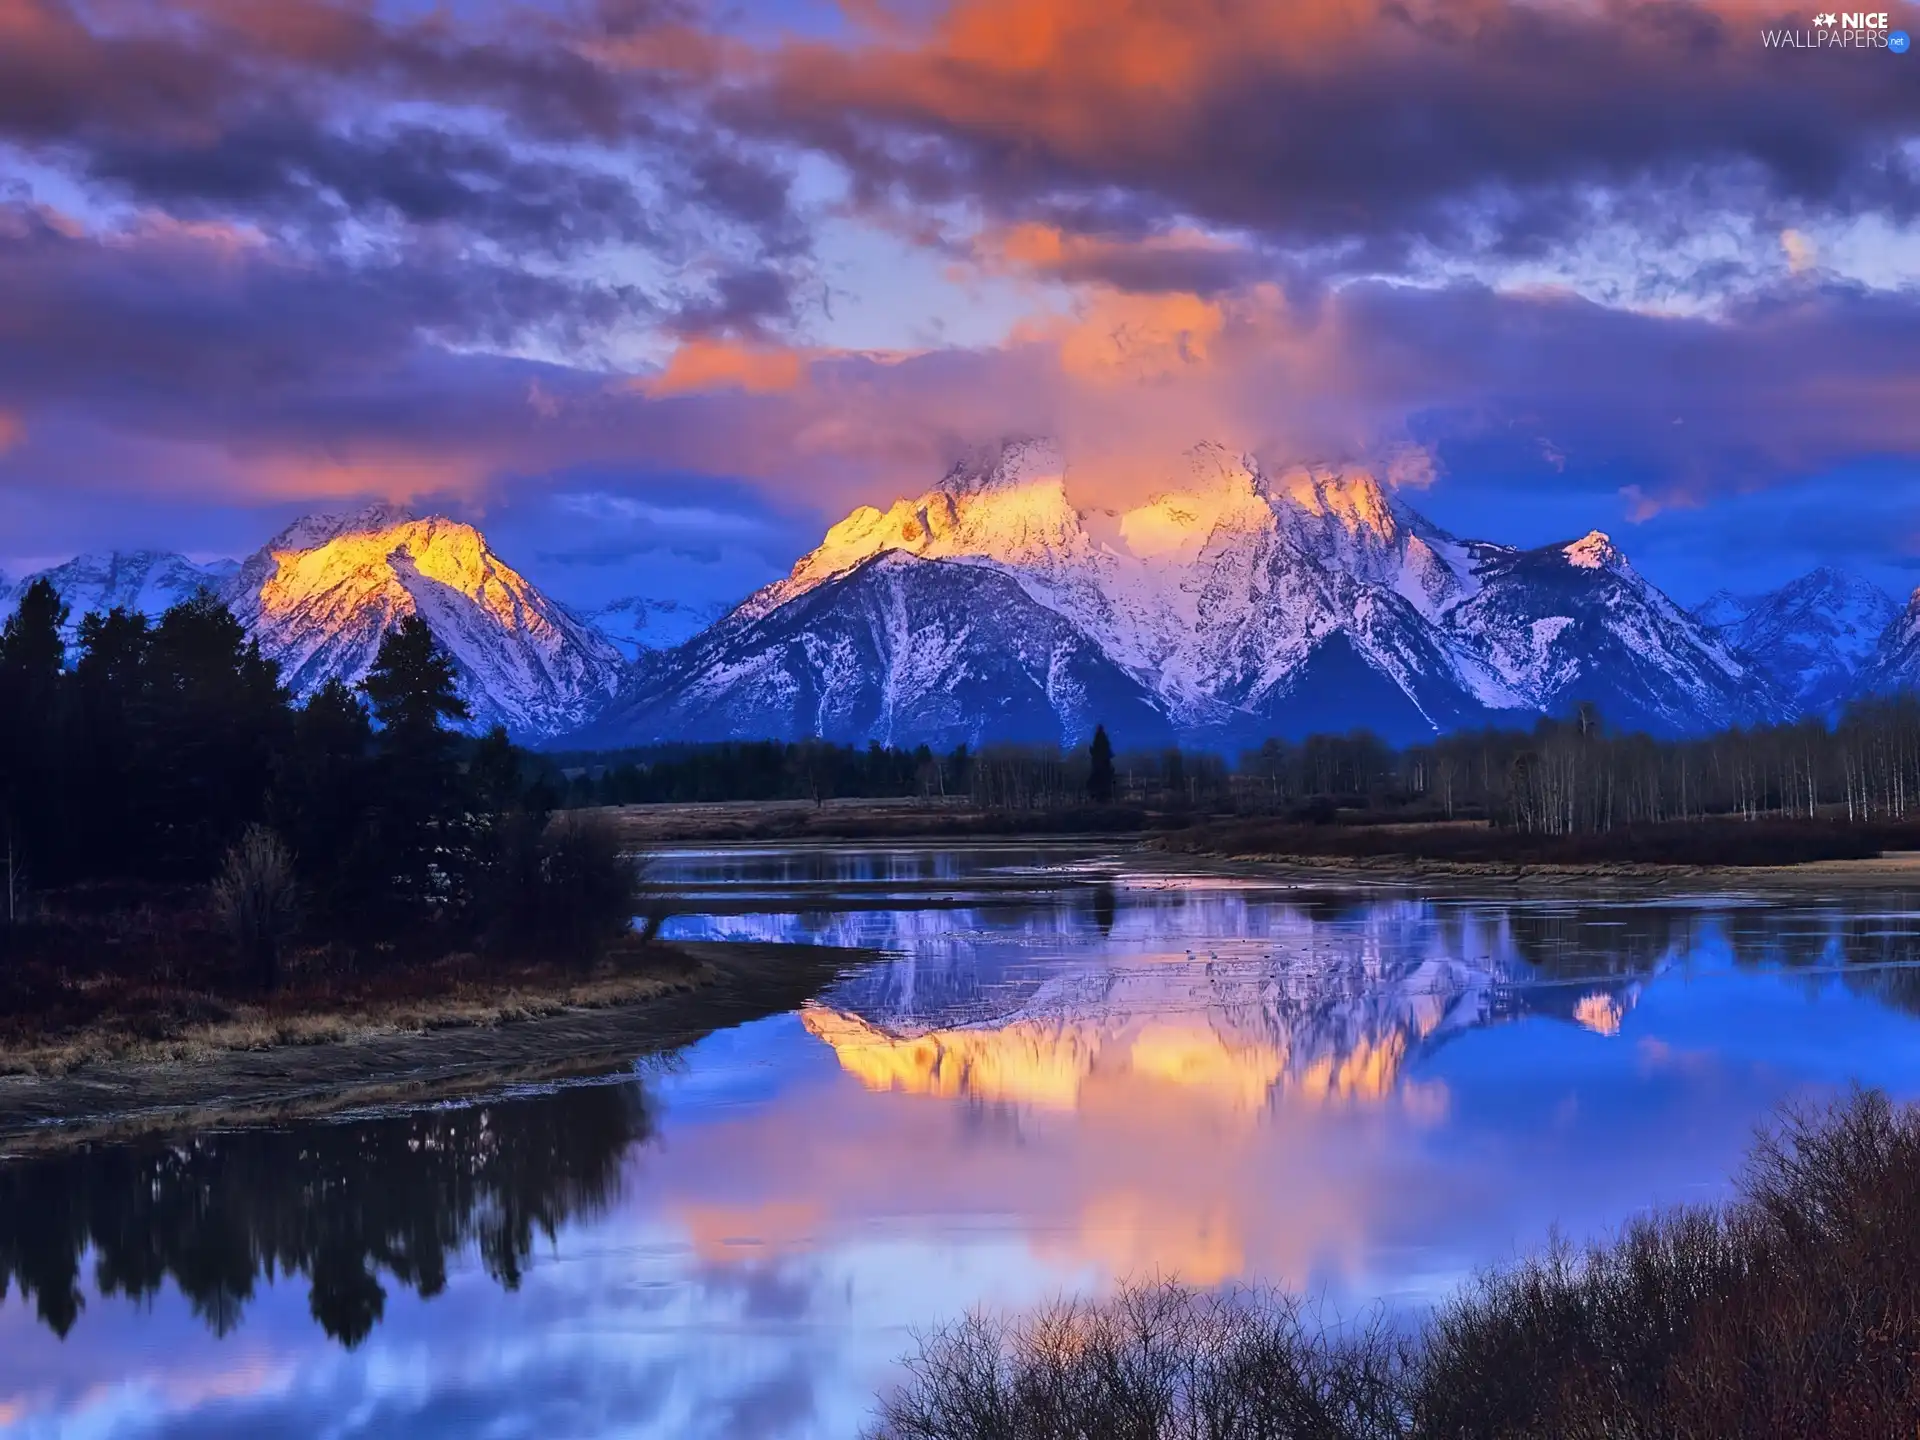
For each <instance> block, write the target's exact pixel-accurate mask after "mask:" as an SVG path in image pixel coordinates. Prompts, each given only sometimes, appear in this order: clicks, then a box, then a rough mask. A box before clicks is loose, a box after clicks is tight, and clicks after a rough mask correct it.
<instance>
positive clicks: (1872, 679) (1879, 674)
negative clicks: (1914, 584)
mask: <svg viewBox="0 0 1920 1440" xmlns="http://www.w3.org/2000/svg"><path fill="white" fill-rule="evenodd" d="M1916 689H1920V590H1915V591H1914V592H1913V594H1911V595H1909V596H1908V597H1907V605H1906V609H1904V610H1902V611H1901V612H1900V613H1899V614H1898V615H1897V616H1896V617H1895V618H1894V622H1893V623H1892V624H1891V625H1889V626H1888V627H1887V630H1886V633H1885V634H1884V635H1882V636H1881V637H1880V641H1879V643H1878V644H1877V645H1875V646H1874V649H1873V654H1872V655H1870V656H1869V657H1868V658H1867V661H1866V663H1865V664H1864V665H1862V666H1861V667H1860V674H1859V676H1858V678H1857V679H1856V680H1855V682H1854V692H1855V693H1856V694H1859V695H1887V694H1891V693H1893V692H1894V691H1897V690H1916Z"/></svg>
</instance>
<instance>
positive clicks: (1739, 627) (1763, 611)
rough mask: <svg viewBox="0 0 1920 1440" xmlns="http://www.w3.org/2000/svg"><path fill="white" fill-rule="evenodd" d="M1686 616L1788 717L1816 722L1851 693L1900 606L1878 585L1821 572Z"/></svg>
mask: <svg viewBox="0 0 1920 1440" xmlns="http://www.w3.org/2000/svg"><path fill="white" fill-rule="evenodd" d="M1694 613H1695V614H1696V615H1698V616H1700V618H1701V619H1703V620H1705V621H1706V622H1707V623H1709V624H1711V625H1714V626H1715V627H1716V628H1717V629H1718V631H1719V633H1720V635H1721V638H1722V639H1724V640H1725V641H1726V643H1727V644H1728V645H1729V646H1730V647H1731V648H1732V649H1733V650H1734V651H1736V652H1738V653H1739V654H1741V655H1743V656H1745V657H1747V659H1748V660H1749V661H1750V662H1751V663H1752V664H1753V665H1755V666H1756V667H1758V668H1759V669H1760V670H1762V671H1764V672H1765V673H1766V674H1767V675H1768V676H1769V677H1770V678H1771V679H1772V680H1773V682H1774V683H1775V685H1777V686H1778V687H1779V688H1780V690H1781V691H1782V692H1783V693H1784V694H1786V695H1787V696H1788V697H1790V698H1791V700H1792V701H1793V703H1794V706H1795V708H1796V709H1798V710H1799V711H1800V712H1801V713H1804V714H1819V713H1822V712H1824V711H1829V710H1831V709H1833V707H1834V706H1836V705H1838V704H1839V703H1840V702H1841V701H1842V700H1844V699H1845V698H1846V697H1847V696H1848V695H1849V694H1851V693H1852V692H1853V690H1854V688H1855V686H1856V685H1857V684H1858V682H1859V679H1860V675H1861V672H1862V670H1863V669H1864V668H1865V667H1866V665H1867V664H1868V663H1869V662H1870V661H1871V660H1872V659H1873V657H1874V654H1875V652H1876V651H1877V650H1878V648H1879V645H1880V640H1881V637H1882V636H1884V635H1885V634H1886V632H1887V630H1888V629H1889V628H1890V627H1891V626H1892V625H1893V624H1894V622H1895V621H1896V620H1898V619H1899V618H1900V606H1899V604H1898V602H1896V601H1895V600H1894V598H1893V597H1892V596H1891V595H1889V594H1887V592H1886V591H1884V590H1882V589H1881V588H1880V587H1879V586H1878V585H1874V584H1871V583H1869V582H1868V581H1866V580H1863V579H1861V578H1859V577H1858V576H1854V575H1848V574H1846V573H1845V572H1844V571H1840V570H1836V569H1833V568H1832V567H1831V566H1824V565H1823V566H1821V567H1820V568H1819V569H1816V570H1812V571H1809V572H1808V573H1807V574H1805V575H1803V576H1801V577H1800V578H1799V579H1798V580H1795V581H1793V582H1791V583H1790V584H1787V585H1783V586H1781V587H1780V588H1779V589H1778V590H1772V591H1769V592H1767V593H1766V594H1763V595H1752V596H1745V597H1741V596H1734V595H1730V594H1727V593H1726V592H1724V591H1723V592H1721V593H1720V594H1718V595H1716V596H1714V597H1713V598H1712V599H1710V600H1709V601H1708V602H1707V603H1706V604H1705V605H1703V606H1702V607H1700V609H1698V610H1696V611H1695V612H1694Z"/></svg>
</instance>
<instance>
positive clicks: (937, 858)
mask: <svg viewBox="0 0 1920 1440" xmlns="http://www.w3.org/2000/svg"><path fill="white" fill-rule="evenodd" d="M1167 863H1169V862H1166V861H1164V860H1155V859H1153V858H1152V857H1143V856H1141V855H1139V854H1138V853H1135V852H1129V851H1126V850H1124V849H1104V850H1103V849H1101V848H1100V847H1098V846H1087V847H1081V848H1078V849H1075V848H1073V847H1068V846H1045V845H1019V844H1008V845H1001V846H960V847H945V848H942V847H937V846H926V847H920V848H918V849H915V848H912V847H884V846H881V847H862V846H844V847H838V848H835V847H808V848H804V849H796V850H785V851H783V850H780V849H778V848H762V849H758V850H755V849H749V848H729V849H719V848H716V849H714V850H711V851H705V852H702V851H693V850H687V851H681V852H677V853H675V854H671V855H668V856H664V857H661V859H660V860H659V861H658V863H657V864H656V866H655V868H654V870H653V872H652V873H653V875H654V877H655V878H656V879H658V880H660V881H661V883H663V884H666V885H668V886H669V887H670V888H671V889H673V890H674V891H675V893H676V894H679V895H682V896H684V897H687V900H688V904H687V907H686V909H685V910H684V911H683V912H682V914H681V916H680V917H679V918H678V919H676V920H675V921H673V922H672V926H673V928H672V930H671V931H670V932H669V933H670V934H678V935H682V936H687V937H721V936H739V937H743V938H751V939H762V940H823V941H830V942H834V943H840V944H851V945H862V946H874V947H878V948H880V949H883V950H885V951H888V952H890V954H889V955H888V957H887V958H885V959H883V960H881V961H879V962H877V963H875V964H872V965H869V966H867V967H864V968H862V969H860V970H858V971H855V972H854V973H852V974H850V975H849V976H847V977H846V978H845V979H843V980H842V981H841V982H840V983H838V984H836V985H834V986H833V987H831V988H830V989H829V990H828V991H826V992H825V993H823V994H821V995H820V996H819V997H818V998H817V999H816V1000H815V1001H814V1002H813V1003H811V1004H809V1005H807V1006H805V1007H803V1008H802V1009H801V1010H799V1011H797V1012H794V1013H791V1014H787V1015H781V1016H776V1017H772V1018H769V1019H767V1020H764V1021H761V1022H758V1023H755V1024H751V1025H746V1026H741V1027H738V1028H735V1029H733V1030H728V1031H723V1032H720V1033H716V1034H714V1035H712V1036H710V1037H708V1038H707V1039H705V1040H703V1041H701V1042H700V1043H698V1044H696V1045H694V1046H692V1047H690V1048H688V1049H687V1050H686V1051H684V1052H683V1053H682V1054H681V1056H680V1057H678V1060H677V1061H676V1063H674V1064H673V1065H671V1066H662V1067H658V1068H651V1069H649V1071H648V1072H647V1073H646V1075H645V1076H644V1077H642V1076H639V1075H635V1076H631V1077H628V1078H626V1079H624V1080H621V1081H619V1082H618V1083H612V1084H604V1085H594V1086H580V1087H575V1088H567V1089H562V1090H558V1091H555V1092H552V1093H547V1094H520V1095H514V1096H509V1097H504V1098H498V1099H492V1100H489V1101H488V1102H486V1103H485V1104H476V1105H467V1106H459V1107H436V1108H429V1109H424V1110H421V1111H417V1112H413V1113H409V1114H396V1115H384V1116H379V1117H375V1118H371V1119H356V1120H345V1121H340V1122H337V1123H331V1124H316V1123H312V1122H300V1123H290V1124H287V1125H285V1126H283V1127H279V1128H276V1129H261V1130H252V1131H229V1132H205V1133H200V1134H197V1135H192V1136H190V1137H185V1138H180V1139H176V1140H172V1141H169V1142H166V1143H159V1142H150V1141H141V1142H130V1143H126V1144H96V1145H93V1146H91V1147H89V1148H87V1149H86V1150H84V1151H81V1152H77V1153H74V1154H70V1155H67V1156H63V1157H57V1158H40V1159H32V1158H25V1159H12V1160H0V1285H4V1287H5V1294H4V1296H0V1434H4V1435H6V1436H7V1437H8V1440H14V1437H15V1436H19V1437H24V1440H43V1437H46V1440H53V1437H66V1436H75V1437H83V1436H84V1437H87V1440H92V1437H95V1436H102V1435H112V1436H127V1437H136V1440H185V1437H189V1436H190V1437H193V1440H224V1437H234V1440H239V1437H245V1440H256V1437H261V1436H276V1437H277V1436H287V1437H292V1436H305V1435H310V1434H315V1433H326V1434H328V1435H330V1436H333V1437H336V1440H371V1437H374V1436H406V1437H408V1440H421V1437H432V1440H437V1437H441V1436H446V1437H454V1436H459V1437H462V1440H464V1437H466V1436H469V1435H474V1434H480V1433H485V1434H491V1435H500V1436H529V1437H531V1436H545V1435H569V1436H575V1435H577V1436H601V1435H622V1436H646V1437H663V1440H665V1437H671V1440H760V1437H808V1440H848V1437H852V1436H854V1435H856V1434H858V1433H859V1430H860V1427H861V1423H862V1421H863V1419H864V1418H865V1417H866V1416H867V1415H868V1414H869V1413H870V1412H869V1406H870V1403H871V1399H872V1396H873V1393H874V1391H875V1389H876V1388H877V1387H879V1386H881V1385H883V1384H884V1383H885V1382H886V1380H887V1378H888V1375H889V1373H890V1367H891V1366H892V1364H893V1363H894V1361H895V1359H896V1357H898V1356H899V1355H900V1354H901V1353H902V1352H903V1351H904V1350H906V1349H907V1348H909V1345H910V1332H911V1331H912V1330H913V1329H914V1328H916V1327H925V1326H928V1325H933V1324H938V1323H940V1322H941V1321H943V1320H946V1319H950V1318H952V1317H954V1316H955V1315H957V1314H958V1313H960V1312H961V1311H963V1310H964V1309H965V1308H967V1307H968V1306H969V1305H974V1304H986V1305H989V1306H996V1307H1024V1306H1028V1305H1031V1304H1034V1303H1038V1302H1042V1301H1045V1300H1047V1299H1049V1298H1052V1297H1053V1296H1055V1295H1058V1294H1061V1293H1063V1292H1064V1293H1086V1294H1097V1293H1099V1292H1100V1291H1102V1290H1104V1289H1105V1288H1107V1287H1109V1286H1110V1285H1112V1284H1113V1283H1114V1281H1115V1280H1116V1279H1117V1278H1119V1277H1122V1276H1129V1275H1131V1276H1143V1275H1154V1274H1175V1273H1177V1274H1178V1275H1180V1276H1182V1277H1183V1278H1185V1279H1187V1280H1189V1281H1192V1282H1195V1283H1199V1284H1214V1283H1222V1284H1231V1283H1237V1282H1241V1281H1256V1282H1271V1283H1276V1284H1283V1285H1292V1286H1298V1287H1301V1288H1304V1289H1306V1290H1308V1291H1310V1292H1312V1293H1315V1294H1319V1295H1323V1296H1324V1297H1326V1299H1327V1300H1328V1302H1329V1303H1330V1304H1331V1305H1332V1306H1334V1307H1335V1308H1336V1309H1343V1310H1351V1309H1352V1308H1354V1307H1358V1306H1364V1305H1368V1304H1371V1303H1373V1302H1375V1301H1380V1302H1383V1303H1385V1304H1387V1305H1388V1306H1389V1307H1391V1308H1394V1309H1396V1310H1401V1311H1404V1312H1410V1313H1417V1312H1418V1311H1419V1310H1420V1309H1421V1308H1422V1307H1424V1306H1425V1305H1427V1304H1428V1303H1430V1302H1431V1301H1432V1300H1433V1299H1434V1298H1435V1297H1436V1296H1439V1295H1444V1294H1446V1293H1449V1292H1450V1291H1451V1290H1452V1289H1453V1288H1454V1287H1455V1286H1457V1285H1458V1284H1459V1283H1460V1282H1461V1281H1462V1279H1463V1278H1464V1277H1466V1276H1469V1275H1471V1273H1472V1272H1473V1271H1474V1270H1476V1269H1478V1268H1480V1267H1482V1266H1486V1265H1489V1264H1496V1263H1499V1262H1500V1261H1502V1260H1505V1259H1507V1258H1509V1257H1511V1256H1512V1255H1513V1254H1514V1253H1515V1252H1516V1251H1517V1250H1521V1249H1527V1248H1532V1247H1534V1246H1537V1245H1539V1244H1540V1243H1542V1242H1543V1241H1544V1240H1545V1238H1546V1237H1547V1235H1548V1234H1549V1232H1550V1230H1551V1229H1552V1228H1553V1227H1555V1226H1558V1227H1559V1228H1560V1229H1561V1230H1562V1232H1563V1233H1565V1234H1566V1235H1568V1236H1569V1237H1570V1238H1573V1239H1576V1240H1577V1239H1580V1238H1584V1237H1586V1236H1589V1235H1594V1234H1597V1233H1600V1232H1602V1231H1604V1230H1606V1229H1607V1228H1609V1227H1612V1226H1617V1225H1618V1224H1620V1223H1621V1222H1622V1221H1623V1220H1625V1219H1626V1218H1628V1217H1630V1216H1632V1215H1634V1214H1636V1213H1638V1212H1640V1211H1642V1210H1644V1209H1645V1208H1646V1207H1648V1206H1650V1205H1660V1204H1667V1203H1673V1202H1683V1201H1692V1200H1703V1199H1710V1198H1713V1197H1714V1196H1716V1195H1719V1194H1722V1193H1724V1188H1725V1186H1726V1184H1727V1180H1728V1177H1729V1175H1730V1173H1731V1171H1732V1168H1733V1167H1734V1166H1736V1165H1737V1164H1738V1163H1739V1160H1740V1157H1741V1155H1742V1153H1743V1152H1744V1150H1745V1148H1746V1146H1747V1143H1748V1140H1749V1138H1750V1136H1751V1134H1752V1130H1753V1127H1754V1126H1755V1125H1756V1124H1757V1123H1760V1122H1761V1121H1763V1120H1764V1119H1765V1118H1766V1117H1767V1115H1768V1113H1769V1112H1770V1111H1771V1110H1772V1108H1773V1107H1774V1106H1775V1105H1776V1104H1778V1103H1779V1102H1781V1101H1782V1100H1786V1099H1791V1098H1795V1097H1801V1096H1806V1095H1809V1094H1819V1093H1822V1092H1831V1091H1832V1090H1834V1089H1836V1088H1839V1087H1843V1086H1845V1085H1847V1084H1848V1083H1850V1082H1852V1081H1854V1080H1860V1081H1863V1082H1866V1083H1869V1084H1879V1085H1883V1086H1886V1087H1888V1088H1889V1089H1890V1090H1892V1091H1893V1092H1894V1093H1895V1094H1896V1095H1900V1096H1905V1097H1911V1096H1915V1095H1920V1023H1916V1022H1915V1020H1914V1018H1913V1017H1914V1016H1915V1015H1916V1014H1920V966H1916V965H1914V964H1912V963H1910V962H1912V961H1913V960H1914V959H1915V957H1916V955H1917V954H1920V918H1916V913H1915V910H1914V907H1913V906H1911V905H1910V904H1908V903H1906V901H1905V900H1904V898H1902V897H1886V896H1878V897H1855V898H1843V899H1840V900H1817V899H1796V898H1792V897H1783V896H1752V895H1750V896H1742V895H1738V894H1714V895H1701V896H1685V895H1665V896H1652V897H1648V898H1645V899H1642V900H1628V899H1622V898H1620V897H1617V896H1614V897H1607V896H1592V897H1580V896H1576V895H1561V894H1554V895H1551V896H1544V897H1525V896H1515V895H1507V896H1504V897H1489V896H1484V895H1483V896H1473V895H1466V894H1459V895H1429V896H1415V895H1410V894H1407V893H1404V892H1396V891H1392V890H1386V889H1374V890H1370V891H1356V892H1350V893H1319V892H1313V891H1307V890H1300V889H1289V888H1286V887H1283V886H1276V885H1273V884H1271V883H1265V882H1258V881H1249V880H1246V879H1236V878H1234V877H1231V876H1226V875H1219V874H1205V873H1189V874H1179V873H1173V872H1170V871H1168V870H1167V869H1165V868H1164V866H1165V865H1166V864H1167ZM130 1301H133V1302H137V1303H129V1302H130Z"/></svg>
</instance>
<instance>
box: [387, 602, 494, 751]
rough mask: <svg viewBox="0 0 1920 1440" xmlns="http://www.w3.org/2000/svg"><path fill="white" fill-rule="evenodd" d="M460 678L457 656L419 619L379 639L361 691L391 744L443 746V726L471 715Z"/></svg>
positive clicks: (404, 622) (413, 618) (406, 621)
mask: <svg viewBox="0 0 1920 1440" xmlns="http://www.w3.org/2000/svg"><path fill="white" fill-rule="evenodd" d="M458 679H459V671H458V669H456V667H455V666H454V663H453V657H452V656H450V655H449V654H447V652H446V651H445V650H443V649H442V648H441V647H440V642H439V641H437V640H435V639H434V637H433V630H432V628H431V627H430V626H428V624H427V622H426V621H425V620H422V619H421V618H420V617H419V616H418V615H409V616H407V617H406V618H405V619H404V620H402V621H401V622H400V623H399V624H398V625H396V626H394V628H393V629H391V630H389V631H388V632H387V634H386V636H385V638H383V639H382V640H381V642H380V650H379V653H378V654H377V655H375V656H374V661H373V668H372V669H371V670H369V671H368V672H367V678H366V679H365V680H363V681H361V682H360V688H361V690H362V691H363V692H364V693H365V694H366V697H367V699H368V700H369V701H370V702H372V705H373V718H374V720H375V721H376V722H378V724H379V726H380V728H381V730H383V731H386V732H388V733H389V735H390V736H391V737H392V741H391V742H390V743H394V742H400V741H406V742H410V743H414V742H418V741H421V740H424V739H426V738H428V737H433V739H434V743H435V744H437V745H444V743H445V737H446V733H447V732H446V731H445V729H444V728H443V726H444V723H445V722H446V721H449V720H465V719H468V718H469V715H470V712H469V711H468V709H467V702H466V701H464V700H462V699H461V698H460V692H459V690H458V688H457V684H456V682H457V681H458Z"/></svg>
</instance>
